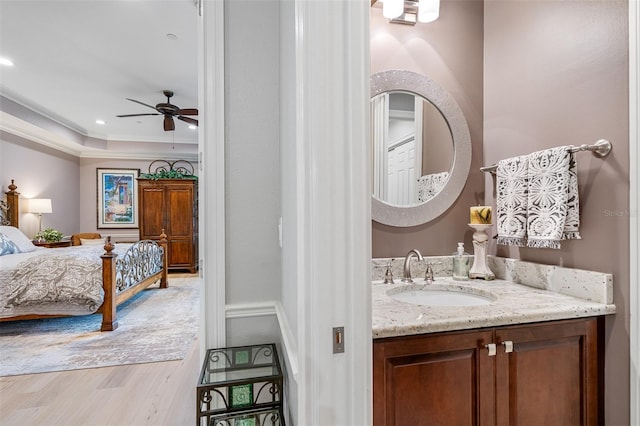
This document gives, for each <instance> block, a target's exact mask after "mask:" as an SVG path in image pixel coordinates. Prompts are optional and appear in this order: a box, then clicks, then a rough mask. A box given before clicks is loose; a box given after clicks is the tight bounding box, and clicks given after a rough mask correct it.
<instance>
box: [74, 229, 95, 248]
mask: <svg viewBox="0 0 640 426" xmlns="http://www.w3.org/2000/svg"><path fill="white" fill-rule="evenodd" d="M99 239H102V235H100V234H99V233H97V232H81V233H80V234H73V235H72V236H71V245H72V246H80V245H82V240H99ZM85 243H86V242H85Z"/></svg>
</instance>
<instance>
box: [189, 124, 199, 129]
mask: <svg viewBox="0 0 640 426" xmlns="http://www.w3.org/2000/svg"><path fill="white" fill-rule="evenodd" d="M189 128H190V129H191V130H195V129H197V128H198V126H195V125H193V124H189Z"/></svg>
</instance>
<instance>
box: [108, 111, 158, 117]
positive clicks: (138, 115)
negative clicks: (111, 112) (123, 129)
mask: <svg viewBox="0 0 640 426" xmlns="http://www.w3.org/2000/svg"><path fill="white" fill-rule="evenodd" d="M143 115H160V114H158V113H157V112H156V113H153V112H150V113H149V114H123V115H116V117H141V116H143Z"/></svg>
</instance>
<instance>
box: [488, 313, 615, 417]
mask: <svg viewBox="0 0 640 426" xmlns="http://www.w3.org/2000/svg"><path fill="white" fill-rule="evenodd" d="M496 342H497V343H498V355H497V356H496V389H497V391H496V392H497V395H496V396H497V400H496V409H497V424H498V425H505V426H507V425H509V426H526V425H532V426H534V425H535V426H539V425H563V426H565V425H566V426H570V425H597V424H603V419H602V418H601V417H602V414H603V412H602V410H601V409H600V408H601V405H602V402H601V400H600V398H601V395H602V392H599V371H601V369H600V368H599V365H598V363H599V362H601V361H599V359H601V357H599V352H600V344H599V342H598V320H597V319H595V318H593V319H586V320H585V319H581V320H570V321H554V322H551V323H540V324H536V325H522V326H513V327H504V328H498V329H496ZM502 342H513V352H511V353H507V352H505V346H504V345H503V344H501V343H502Z"/></svg>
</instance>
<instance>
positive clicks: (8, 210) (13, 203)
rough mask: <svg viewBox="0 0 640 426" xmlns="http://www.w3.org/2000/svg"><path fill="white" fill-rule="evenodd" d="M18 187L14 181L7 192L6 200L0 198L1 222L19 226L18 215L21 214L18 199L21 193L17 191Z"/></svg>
mask: <svg viewBox="0 0 640 426" xmlns="http://www.w3.org/2000/svg"><path fill="white" fill-rule="evenodd" d="M17 188H18V187H17V186H16V185H15V184H14V183H13V179H11V184H10V185H9V191H7V192H5V195H6V197H7V200H6V201H1V200H0V224H1V225H10V226H15V227H16V228H17V227H18V217H19V216H20V211H19V204H18V199H19V197H20V193H19V192H16V189H17Z"/></svg>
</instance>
